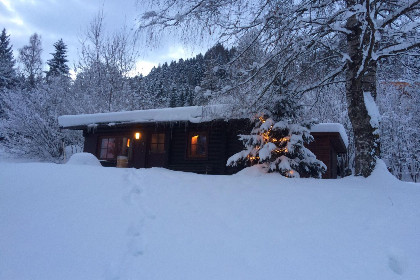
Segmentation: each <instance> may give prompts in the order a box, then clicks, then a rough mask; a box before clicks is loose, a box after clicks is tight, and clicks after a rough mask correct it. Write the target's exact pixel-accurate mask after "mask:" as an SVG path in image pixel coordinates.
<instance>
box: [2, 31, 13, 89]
mask: <svg viewBox="0 0 420 280" xmlns="http://www.w3.org/2000/svg"><path fill="white" fill-rule="evenodd" d="M15 79H16V70H15V60H14V58H13V50H12V46H11V45H10V36H9V35H7V34H6V29H4V28H3V31H2V32H1V34H0V89H1V88H12V87H13V85H14V82H15Z"/></svg>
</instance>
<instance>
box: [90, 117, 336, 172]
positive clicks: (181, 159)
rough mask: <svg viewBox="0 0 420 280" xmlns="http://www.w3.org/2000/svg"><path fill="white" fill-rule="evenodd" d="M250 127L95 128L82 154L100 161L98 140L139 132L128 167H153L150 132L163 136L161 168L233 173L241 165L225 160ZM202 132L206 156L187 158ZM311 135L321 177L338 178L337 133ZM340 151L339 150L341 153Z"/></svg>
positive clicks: (233, 124)
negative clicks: (194, 138) (191, 143)
mask: <svg viewBox="0 0 420 280" xmlns="http://www.w3.org/2000/svg"><path fill="white" fill-rule="evenodd" d="M251 129H252V124H251V123H250V122H249V121H248V120H229V121H223V120H219V121H211V122H205V123H190V122H172V123H151V124H127V125H119V126H105V125H104V126H98V127H97V128H96V129H94V130H90V131H87V130H85V131H84V137H85V145H84V151H85V152H89V153H92V154H94V155H96V156H97V157H98V158H99V152H100V147H99V145H100V143H99V139H101V137H104V136H105V137H106V136H122V135H127V136H130V135H131V136H134V133H135V132H137V131H138V132H141V139H140V140H135V141H134V140H133V141H132V149H133V154H132V158H131V159H130V161H129V167H136V168H144V167H152V166H156V165H151V164H150V163H151V160H150V159H149V158H150V156H151V155H150V137H151V134H152V133H164V134H165V154H164V160H163V161H162V164H161V165H158V166H161V167H165V168H168V169H172V170H177V171H186V172H195V173H201V174H234V173H236V172H238V171H240V170H241V169H243V168H244V166H236V167H227V166H226V162H227V159H228V158H229V157H230V156H232V155H233V154H235V153H237V152H239V151H241V150H243V148H244V147H243V145H242V142H241V141H239V139H238V138H239V137H238V135H239V134H249V132H250V131H251ZM196 132H197V133H199V132H205V133H206V135H207V137H208V139H207V145H208V146H207V155H206V156H205V157H200V158H191V157H189V156H188V145H189V144H188V143H189V139H188V138H189V137H190V135H191V133H196ZM330 134H331V133H313V136H314V141H313V142H311V143H310V144H309V145H307V147H308V148H309V149H310V150H311V151H312V152H313V153H314V154H315V155H316V157H317V158H318V159H319V160H321V161H322V162H324V163H325V165H326V166H327V172H326V173H324V175H323V177H322V178H337V151H336V149H335V148H334V145H337V143H336V142H337V140H336V138H337V133H335V134H331V135H330ZM334 141H335V142H334ZM340 152H342V151H340ZM101 163H102V164H103V165H104V166H116V161H115V160H114V161H113V160H107V161H101Z"/></svg>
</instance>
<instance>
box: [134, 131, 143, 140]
mask: <svg viewBox="0 0 420 280" xmlns="http://www.w3.org/2000/svg"><path fill="white" fill-rule="evenodd" d="M140 136H141V134H140V132H136V133H135V134H134V138H135V139H136V140H139V139H140Z"/></svg>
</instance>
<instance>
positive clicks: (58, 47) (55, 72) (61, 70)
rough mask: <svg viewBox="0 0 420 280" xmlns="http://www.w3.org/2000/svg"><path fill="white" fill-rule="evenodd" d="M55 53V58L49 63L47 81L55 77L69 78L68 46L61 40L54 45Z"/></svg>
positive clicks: (53, 54)
mask: <svg viewBox="0 0 420 280" xmlns="http://www.w3.org/2000/svg"><path fill="white" fill-rule="evenodd" d="M54 48H55V52H54V53H51V54H52V56H53V58H52V59H50V60H48V61H47V64H48V66H49V67H50V69H49V70H48V72H47V79H48V78H50V77H52V76H53V77H54V76H68V75H69V67H68V66H67V62H68V60H67V46H66V44H65V43H64V42H63V39H60V40H59V41H58V42H56V43H55V44H54Z"/></svg>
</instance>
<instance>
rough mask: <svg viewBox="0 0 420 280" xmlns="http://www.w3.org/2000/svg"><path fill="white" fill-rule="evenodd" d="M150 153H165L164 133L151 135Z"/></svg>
mask: <svg viewBox="0 0 420 280" xmlns="http://www.w3.org/2000/svg"><path fill="white" fill-rule="evenodd" d="M150 152H151V153H157V154H161V153H164V152H165V133H152V138H151V140H150Z"/></svg>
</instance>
